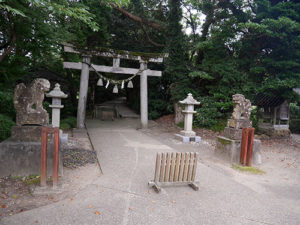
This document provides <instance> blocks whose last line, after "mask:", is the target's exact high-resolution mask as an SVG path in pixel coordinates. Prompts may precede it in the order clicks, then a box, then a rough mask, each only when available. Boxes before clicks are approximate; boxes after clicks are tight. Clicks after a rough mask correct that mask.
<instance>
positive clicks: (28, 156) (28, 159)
mask: <svg viewBox="0 0 300 225" xmlns="http://www.w3.org/2000/svg"><path fill="white" fill-rule="evenodd" d="M39 136H41V135H39ZM52 149H53V144H51V143H48V149H47V150H48V151H47V158H48V159H47V175H48V176H51V175H52V155H53V154H52V151H53V150H52ZM61 149H62V146H60V153H59V175H60V176H62V175H63V163H62V152H61ZM40 167H41V143H40V142H25V141H18V142H15V141H12V140H11V139H7V140H6V141H4V142H2V143H1V144H0V177H4V176H9V175H11V176H28V175H35V174H40Z"/></svg>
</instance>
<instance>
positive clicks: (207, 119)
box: [194, 97, 226, 130]
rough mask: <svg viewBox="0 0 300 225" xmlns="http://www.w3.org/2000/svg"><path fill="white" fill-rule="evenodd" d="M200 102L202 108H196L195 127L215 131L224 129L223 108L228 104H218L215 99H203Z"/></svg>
mask: <svg viewBox="0 0 300 225" xmlns="http://www.w3.org/2000/svg"><path fill="white" fill-rule="evenodd" d="M200 102H201V107H197V108H196V111H197V113H196V114H195V116H194V125H195V126H197V127H206V128H213V129H214V130H221V129H222V128H224V127H225V125H224V110H223V109H222V106H223V105H226V103H221V102H217V101H216V99H215V98H213V97H202V98H200ZM222 112H223V113H222Z"/></svg>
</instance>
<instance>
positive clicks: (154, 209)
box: [0, 119, 300, 225]
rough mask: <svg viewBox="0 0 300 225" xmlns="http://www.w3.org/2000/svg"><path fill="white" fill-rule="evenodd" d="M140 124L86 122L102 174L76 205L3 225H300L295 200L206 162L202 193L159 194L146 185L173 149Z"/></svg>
mask: <svg viewBox="0 0 300 225" xmlns="http://www.w3.org/2000/svg"><path fill="white" fill-rule="evenodd" d="M138 125H139V120H135V119H126V120H117V121H114V122H111V121H99V120H97V121H96V120H95V121H87V128H88V132H89V135H90V138H91V141H92V144H93V146H94V148H95V149H96V151H97V155H98V158H99V161H100V165H101V169H102V171H103V175H102V176H100V177H99V179H97V180H95V181H94V182H93V183H92V184H90V185H89V186H87V187H86V188H85V189H84V190H82V191H81V192H80V193H78V194H77V195H76V196H74V198H73V199H72V201H71V200H69V199H67V200H64V201H60V202H57V203H54V204H51V205H47V206H44V207H41V208H37V209H34V210H30V211H27V212H24V213H20V214H17V215H15V216H11V217H6V218H4V219H3V220H2V221H0V224H7V225H8V224H9V225H14V224H22V225H26V224H55V225H60V224H79V225H83V224H89V225H91V224H103V225H112V224H116V225H126V224H142V225H146V224H149V225H150V224H157V225H167V224H170V225H174V224H186V225H193V224H195V225H196V224H214V225H215V224H222V225H224V224H234V225H237V224H289V225H292V224H295V225H296V224H300V204H297V202H296V203H295V201H293V199H291V200H290V204H285V205H283V202H282V201H281V200H280V198H276V197H274V196H273V195H272V194H268V193H265V192H264V193H259V192H257V191H254V190H253V188H249V187H247V186H246V185H243V184H241V183H239V182H236V181H235V179H234V177H233V176H232V175H231V174H230V173H227V172H226V171H222V170H220V169H218V168H216V167H211V166H209V165H206V164H202V163H199V166H198V170H197V176H196V178H197V180H199V181H200V190H199V191H197V192H196V191H194V190H193V189H191V188H190V187H186V186H183V187H168V188H165V189H163V190H162V192H161V193H160V194H156V193H155V192H154V191H153V190H152V189H149V188H148V186H147V182H148V181H149V180H150V179H152V178H153V174H154V163H155V154H156V152H164V151H175V149H174V148H171V147H170V146H168V145H165V144H162V143H161V142H159V141H158V140H157V139H155V138H153V137H151V136H149V135H147V134H145V133H144V132H141V131H139V130H136V127H138ZM186 146H188V145H186ZM177 151H178V149H177ZM200 157H201V152H200ZM284 203H289V202H288V201H286V200H285V202H284Z"/></svg>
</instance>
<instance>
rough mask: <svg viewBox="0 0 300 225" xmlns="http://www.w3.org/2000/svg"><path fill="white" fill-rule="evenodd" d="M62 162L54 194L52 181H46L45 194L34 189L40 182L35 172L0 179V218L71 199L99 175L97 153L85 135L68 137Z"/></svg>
mask: <svg viewBox="0 0 300 225" xmlns="http://www.w3.org/2000/svg"><path fill="white" fill-rule="evenodd" d="M69 134H71V133H69ZM63 165H64V168H63V173H64V175H63V177H60V178H59V187H58V189H57V190H56V191H55V192H53V193H51V181H49V182H48V188H47V190H45V191H46V192H47V193H46V194H45V193H43V192H41V191H37V190H38V189H39V181H40V176H38V175H32V176H29V177H3V178H0V205H1V208H0V218H1V217H5V216H12V215H14V214H17V213H22V212H24V211H26V210H30V209H33V208H37V207H41V206H44V205H48V204H51V203H54V202H58V201H60V200H63V199H66V198H69V199H70V201H72V196H74V195H75V194H76V193H78V192H79V191H80V190H81V189H82V188H84V187H85V186H86V185H88V184H90V183H91V182H92V181H93V180H94V179H95V178H96V177H98V176H101V171H100V168H99V165H98V162H97V159H96V154H95V152H94V150H93V149H92V147H91V145H90V144H89V140H88V138H86V137H84V138H78V137H77V138H74V137H70V138H69V142H68V144H67V145H66V146H65V147H64V151H63ZM49 190H50V192H49Z"/></svg>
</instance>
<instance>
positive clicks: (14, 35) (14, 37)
mask: <svg viewBox="0 0 300 225" xmlns="http://www.w3.org/2000/svg"><path fill="white" fill-rule="evenodd" d="M10 32H11V34H12V38H11V41H10V43H9V44H8V45H7V48H6V49H5V50H4V52H3V53H2V55H0V62H2V61H3V60H4V58H5V57H6V56H7V55H8V54H9V53H11V51H12V50H13V49H14V47H15V43H16V40H17V33H16V32H15V30H14V24H13V23H12V22H11V23H10Z"/></svg>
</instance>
